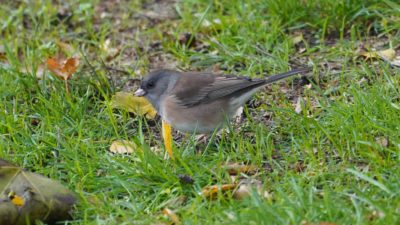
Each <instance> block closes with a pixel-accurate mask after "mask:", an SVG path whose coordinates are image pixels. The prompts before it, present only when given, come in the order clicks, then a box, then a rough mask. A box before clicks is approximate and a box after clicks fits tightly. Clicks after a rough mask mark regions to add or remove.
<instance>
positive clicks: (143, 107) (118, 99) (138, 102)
mask: <svg viewBox="0 0 400 225" xmlns="http://www.w3.org/2000/svg"><path fill="white" fill-rule="evenodd" d="M111 107H113V108H119V109H123V110H126V111H128V112H131V113H135V114H137V115H141V116H143V115H145V116H146V118H147V119H153V118H154V117H155V116H156V115H157V111H156V110H155V109H154V107H153V106H152V105H151V103H150V102H148V101H147V100H146V99H145V98H143V97H136V96H133V94H132V93H127V92H117V93H115V95H114V96H112V98H111Z"/></svg>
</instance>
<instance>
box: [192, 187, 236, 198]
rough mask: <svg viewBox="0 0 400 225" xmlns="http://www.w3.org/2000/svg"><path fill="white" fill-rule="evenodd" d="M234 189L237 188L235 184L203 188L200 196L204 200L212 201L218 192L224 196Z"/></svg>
mask: <svg viewBox="0 0 400 225" xmlns="http://www.w3.org/2000/svg"><path fill="white" fill-rule="evenodd" d="M235 188H237V184H222V185H211V186H206V187H204V188H203V189H202V190H201V193H200V194H201V195H202V196H204V197H206V198H210V199H214V198H216V197H217V195H218V192H221V193H222V194H224V193H227V192H229V191H233V190H234V189H235Z"/></svg>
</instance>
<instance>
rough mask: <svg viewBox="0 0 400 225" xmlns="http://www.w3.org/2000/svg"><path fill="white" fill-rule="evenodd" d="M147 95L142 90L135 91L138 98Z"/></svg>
mask: <svg viewBox="0 0 400 225" xmlns="http://www.w3.org/2000/svg"><path fill="white" fill-rule="evenodd" d="M145 94H146V92H145V91H144V90H143V89H141V88H139V89H137V90H136V91H135V96H137V97H141V96H144V95H145Z"/></svg>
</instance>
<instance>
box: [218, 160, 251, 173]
mask: <svg viewBox="0 0 400 225" xmlns="http://www.w3.org/2000/svg"><path fill="white" fill-rule="evenodd" d="M221 168H222V169H223V170H227V172H228V173H229V175H237V174H240V173H244V174H248V175H252V174H255V173H256V172H257V171H258V167H257V166H254V165H242V164H238V163H228V164H226V165H222V166H221Z"/></svg>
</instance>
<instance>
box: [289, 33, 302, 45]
mask: <svg viewBox="0 0 400 225" xmlns="http://www.w3.org/2000/svg"><path fill="white" fill-rule="evenodd" d="M303 40H304V37H303V34H299V35H297V36H294V37H292V42H293V44H295V45H297V44H298V43H300V42H302V41H303Z"/></svg>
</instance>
